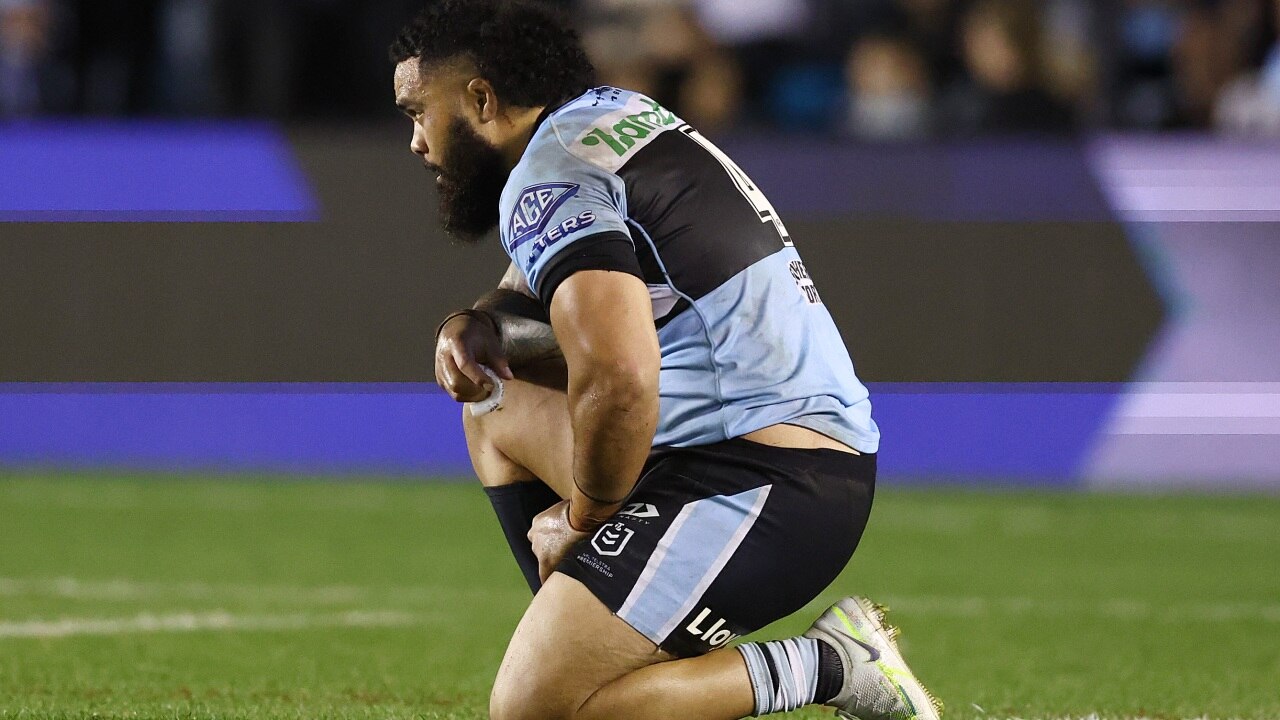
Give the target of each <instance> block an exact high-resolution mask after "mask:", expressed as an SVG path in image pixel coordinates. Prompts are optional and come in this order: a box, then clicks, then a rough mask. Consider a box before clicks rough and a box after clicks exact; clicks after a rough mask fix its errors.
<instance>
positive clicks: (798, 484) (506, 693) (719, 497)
mask: <svg viewBox="0 0 1280 720" xmlns="http://www.w3.org/2000/svg"><path fill="white" fill-rule="evenodd" d="M392 57H393V60H394V61H395V63H396V68H395V77H394V84H395V94H396V102H397V105H398V106H399V107H400V108H401V110H402V111H403V112H404V113H405V114H407V115H408V116H409V117H410V118H411V119H412V120H413V140H412V143H411V149H412V150H413V152H414V153H416V154H417V155H419V156H420V157H421V158H422V160H423V162H424V163H425V164H426V166H427V168H428V169H429V170H431V171H432V172H434V173H436V174H437V176H438V186H439V191H440V197H441V211H442V219H443V223H444V226H445V229H446V230H447V231H448V232H449V233H450V234H452V235H454V236H455V237H459V238H462V239H468V240H472V241H475V240H478V239H480V238H481V237H482V236H483V235H485V234H486V233H487V232H488V231H489V230H491V229H492V228H493V227H494V225H495V224H496V225H497V226H498V228H499V235H500V238H501V242H502V245H503V248H504V249H505V250H506V252H507V254H508V256H509V257H510V259H511V265H510V268H509V269H508V271H507V273H506V275H505V276H504V277H503V279H502V281H501V283H500V284H499V286H498V288H497V289H496V290H494V291H493V292H490V293H489V294H487V295H485V296H484V297H482V298H481V299H480V300H479V301H478V302H477V303H476V305H475V307H474V308H471V309H467V310H464V311H460V312H458V313H454V314H451V315H450V316H448V317H447V318H446V319H445V321H444V322H443V323H442V324H441V326H440V328H439V331H438V333H437V346H436V377H437V379H438V381H439V382H440V384H441V385H442V386H443V387H444V388H445V389H446V390H447V391H448V392H449V393H450V394H451V395H452V396H453V397H454V398H455V399H457V400H459V401H462V402H475V401H480V400H484V399H486V398H487V397H488V396H489V395H490V393H491V392H495V391H496V389H497V387H498V386H499V385H501V391H502V398H501V409H499V410H496V411H492V412H488V413H484V414H477V413H473V412H469V411H467V410H464V413H463V416H464V418H465V421H464V423H465V427H466V434H467V442H468V446H469V449H470V452H471V458H472V462H473V464H474V466H475V470H476V473H477V475H478V476H479V478H480V480H481V482H482V483H483V485H484V486H485V488H486V491H487V492H488V494H489V496H490V499H491V500H492V503H493V505H494V508H495V510H496V512H497V514H498V518H499V521H500V523H501V524H502V526H503V529H504V532H505V533H506V535H507V539H508V541H509V543H510V544H511V546H512V549H513V551H514V552H515V555H516V558H517V561H518V563H519V564H520V565H521V567H522V569H523V571H524V573H525V576H526V578H527V580H528V581H529V584H530V586H531V587H532V588H533V589H534V591H535V595H534V599H533V602H532V603H531V604H530V606H529V608H528V611H527V612H526V613H525V615H524V618H523V619H522V620H521V622H520V624H519V626H518V627H517V629H516V631H515V634H514V636H513V637H512V639H511V643H510V645H509V647H508V648H507V652H506V656H505V657H504V659H503V662H502V666H501V669H500V670H499V671H498V676H497V679H496V681H495V684H494V688H493V693H492V696H491V701H490V713H491V715H492V717H494V718H496V719H498V720H516V719H523V718H529V719H533V718H538V719H540V720H541V719H546V718H561V719H565V720H568V719H571V718H572V719H574V720H586V719H588V718H599V719H600V720H606V719H607V720H625V719H628V718H702V719H704V720H715V719H717V718H722V719H726V720H727V719H730V718H741V717H745V716H748V715H764V714H769V713H775V712H784V711H788V710H792V709H795V708H797V707H801V706H804V705H809V704H815V703H821V704H827V705H831V706H834V707H835V708H836V709H837V711H838V712H839V713H840V714H842V715H844V716H846V717H856V718H860V719H861V720H879V719H881V718H895V719H910V718H937V717H938V714H939V708H938V707H937V706H936V705H935V704H934V702H933V701H932V699H931V698H930V697H929V696H928V694H927V692H926V691H925V690H924V688H923V687H922V686H921V684H920V683H919V682H918V681H917V680H916V679H915V678H914V677H913V675H912V674H911V672H910V670H909V669H908V668H907V666H906V664H905V663H904V662H903V660H902V657H901V655H900V654H899V652H898V649H897V646H896V643H895V642H894V640H893V631H892V629H891V628H889V627H888V626H887V624H886V623H885V621H884V617H883V614H882V613H881V612H880V611H879V610H878V609H877V608H876V607H875V606H873V605H872V604H871V603H870V602H868V601H866V600H865V599H861V598H848V599H846V600H843V601H841V602H840V603H838V604H836V605H835V606H833V607H832V608H831V609H830V610H828V611H827V612H826V613H825V614H824V615H823V616H822V617H820V618H819V619H818V620H817V622H816V623H815V624H814V625H813V627H812V628H811V629H810V631H809V632H807V633H805V635H804V636H802V637H796V638H789V639H785V640H778V641H772V642H759V643H742V644H738V645H736V646H730V643H731V642H732V641H733V640H735V639H736V638H738V637H739V636H740V635H743V634H746V633H749V632H752V631H754V630H757V629H759V628H761V627H763V626H764V625H766V624H768V623H770V622H772V621H774V620H777V619H779V618H782V617H784V616H786V615H789V614H790V613H792V612H794V611H796V610H798V609H800V608H801V607H803V606H804V605H805V604H806V603H808V602H809V601H811V600H812V599H813V598H814V597H816V596H817V595H818V594H819V593H820V592H821V591H822V590H823V589H824V588H826V587H827V585H829V584H830V583H831V581H832V580H834V579H835V577H836V576H837V575H838V574H839V573H840V571H841V570H842V569H843V568H844V567H845V565H846V563H847V562H848V560H849V558H850V557H851V555H852V554H853V551H854V548H855V547H856V546H857V543H858V540H859V538H860V537H861V535H862V532H863V529H864V527H865V526H866V522H867V518H868V515H869V513H870V510H871V501H872V495H873V490H874V485H875V472H876V455H875V453H876V450H877V445H878V441H879V432H878V430H877V428H876V425H875V423H874V422H873V421H872V419H871V406H870V402H869V400H868V397H867V391H866V389H865V388H864V387H863V386H862V384H861V383H860V382H859V381H858V379H857V377H856V376H855V374H854V368H853V364H852V362H851V361H850V359H849V355H848V352H847V351H846V349H845V347H844V344H843V342H842V341H841V339H840V336H839V334H838V332H837V330H836V327H835V325H834V323H833V322H832V319H831V316H830V315H829V314H828V312H827V310H826V308H825V307H824V306H823V305H822V302H821V298H820V297H819V295H818V292H817V290H816V288H815V287H814V285H813V283H812V281H811V280H810V278H809V275H808V273H807V272H806V270H805V267H804V263H803V262H802V261H801V259H800V256H799V254H798V253H797V251H796V249H795V247H794V246H793V244H792V241H791V238H790V236H789V235H788V234H787V231H786V229H785V227H784V226H783V224H782V221H781V220H780V219H779V218H778V215H777V213H776V212H774V209H773V207H772V206H771V205H770V204H769V202H768V200H767V199H766V198H765V196H764V195H763V194H762V193H761V192H760V191H759V189H757V188H756V187H755V185H754V184H752V182H751V180H750V179H749V178H748V177H747V175H746V174H745V173H743V172H742V170H741V169H739V168H738V166H737V165H736V164H734V162H733V161H732V160H731V159H730V158H729V157H728V156H726V155H725V154H724V153H723V152H721V151H720V150H719V149H717V148H716V147H715V146H714V145H713V144H712V143H711V142H710V141H708V140H707V139H706V138H704V137H703V136H702V135H700V134H699V133H698V132H697V131H696V130H695V129H694V128H692V127H690V126H689V125H688V124H687V123H685V122H683V121H682V120H681V119H680V118H679V117H677V116H676V115H675V114H673V113H672V112H671V111H669V110H667V109H666V108H664V107H662V106H661V105H659V104H658V103H656V102H654V101H653V100H650V99H649V98H647V97H644V96H643V95H640V94H637V93H634V92H629V91H626V90H622V89H619V88H612V87H595V86H593V82H592V68H591V65H590V63H589V62H588V60H587V59H586V56H585V54H584V52H583V50H582V47H581V44H580V42H579V40H578V38H577V37H576V35H575V34H574V33H573V32H572V31H571V30H569V29H567V28H566V26H565V25H564V24H563V23H562V22H561V21H560V20H559V19H558V18H557V17H556V16H555V15H554V14H552V13H551V12H550V11H548V10H546V9H545V8H543V7H542V6H540V5H536V4H533V3H531V2H526V1H525V0H510V1H503V0H436V1H434V2H431V3H430V4H429V5H428V6H427V8H426V9H425V10H424V11H423V13H422V14H421V15H420V16H419V17H418V18H417V19H416V20H414V21H413V22H412V23H411V24H410V25H408V26H407V27H406V28H405V29H404V30H403V31H402V33H401V34H400V36H399V37H398V39H397V40H396V42H395V44H394V45H393V47H392ZM513 368H514V370H513ZM486 371H489V372H492V373H493V375H492V376H490V375H489V374H488V373H487V372H486Z"/></svg>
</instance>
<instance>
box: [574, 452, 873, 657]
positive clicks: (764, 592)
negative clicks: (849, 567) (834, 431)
mask: <svg viewBox="0 0 1280 720" xmlns="http://www.w3.org/2000/svg"><path fill="white" fill-rule="evenodd" d="M875 476H876V456H875V455H853V454H851V453H845V452H840V451H838V450H797V449H792V448H777V447H771V446H768V445H761V444H759V443H754V442H751V441H748V440H742V439H733V440H728V441H725V442H721V443H716V444H713V445H704V446H700V447H691V448H654V451H653V453H652V454H650V456H649V460H648V462H646V463H645V467H644V472H643V473H642V474H641V476H640V482H639V483H637V484H636V487H635V490H633V491H632V493H631V496H630V497H628V498H627V504H626V505H624V506H623V508H622V509H621V510H619V511H618V513H617V514H615V515H614V516H613V518H611V519H610V521H609V522H607V523H605V524H604V525H602V526H601V527H600V528H599V529H597V530H596V532H595V534H594V535H592V536H591V537H590V538H588V539H586V540H584V541H582V542H581V543H579V544H578V545H577V546H575V547H574V548H573V549H572V550H571V551H570V552H569V554H568V555H567V556H566V557H565V559H564V561H562V562H561V563H560V565H559V567H558V568H557V570H559V571H560V572H562V573H565V574H566V575H569V576H570V577H573V578H576V579H577V580H578V581H580V582H581V583H582V584H584V585H586V586H587V588H589V589H590V590H591V592H592V593H594V594H595V596H596V597H597V598H599V599H600V600H601V601H602V602H604V604H605V605H607V606H608V607H609V609H610V610H611V611H613V612H614V613H615V614H616V615H617V616H618V617H620V618H622V619H623V620H624V621H626V622H627V624H629V625H631V626H632V627H633V628H635V629H636V630H638V631H639V632H640V633H641V634H643V635H644V636H645V637H647V638H649V639H650V640H652V641H653V642H654V643H656V644H657V645H659V646H660V647H662V649H664V650H666V651H667V652H670V653H672V654H674V655H677V656H680V657H687V656H691V655H701V654H703V653H706V652H708V651H710V650H714V649H715V648H718V647H723V646H724V645H726V644H728V643H729V641H731V640H733V639H734V638H736V637H738V636H739V635H745V634H747V633H750V632H754V631H756V630H759V629H760V628H762V627H764V626H765V625H768V624H769V623H771V622H773V621H775V620H778V619H780V618H783V617H786V616H787V615H790V614H791V613H793V612H795V611H796V610H799V609H800V608H801V607H803V606H804V605H805V604H807V603H808V602H809V601H811V600H813V598H815V597H817V595H818V593H820V592H822V591H823V590H824V589H826V587H827V586H828V585H830V584H831V581H832V580H834V579H835V578H836V576H837V575H838V574H840V571H841V570H843V569H844V567H845V565H846V564H847V563H848V562H849V558H850V557H851V556H852V555H853V550H854V548H856V547H857V545H858V540H859V538H861V537H862V531H863V529H864V528H865V527H866V525H867V517H868V515H869V514H870V512H871V500H872V496H873V494H874V491H875Z"/></svg>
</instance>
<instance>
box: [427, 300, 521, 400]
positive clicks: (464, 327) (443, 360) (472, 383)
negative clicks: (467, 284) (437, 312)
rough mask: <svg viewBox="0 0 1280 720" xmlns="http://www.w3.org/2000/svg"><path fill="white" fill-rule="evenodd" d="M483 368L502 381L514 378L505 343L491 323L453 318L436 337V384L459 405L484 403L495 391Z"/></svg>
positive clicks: (466, 317) (465, 317)
mask: <svg viewBox="0 0 1280 720" xmlns="http://www.w3.org/2000/svg"><path fill="white" fill-rule="evenodd" d="M481 365H484V366H486V367H488V368H489V369H491V370H493V371H494V372H495V373H497V374H498V377H500V378H502V379H503V380H514V379H515V375H513V374H512V373H511V366H510V365H509V364H508V363H507V358H506V356H505V355H504V354H503V352H502V341H501V340H500V339H499V338H498V334H497V333H496V332H494V330H493V328H492V327H491V326H490V325H489V324H488V323H486V322H484V320H482V319H478V318H475V317H472V316H470V315H458V316H456V317H454V318H451V319H450V320H449V321H448V322H447V323H445V324H444V326H443V327H442V328H440V335H439V336H438V337H437V338H436V383H437V384H439V385H440V387H442V388H444V391H445V392H447V393H449V396H450V397H452V398H453V399H454V400H457V401H458V402H476V401H479V400H483V399H485V398H486V397H488V396H489V392H490V391H491V390H492V389H493V380H492V379H490V378H489V376H488V375H486V374H485V372H484V370H483V369H482V368H481V367H480V366H481Z"/></svg>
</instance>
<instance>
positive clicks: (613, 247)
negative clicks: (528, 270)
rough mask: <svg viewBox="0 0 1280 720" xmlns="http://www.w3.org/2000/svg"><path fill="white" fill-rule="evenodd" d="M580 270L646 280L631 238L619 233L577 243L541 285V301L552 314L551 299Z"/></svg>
mask: <svg viewBox="0 0 1280 720" xmlns="http://www.w3.org/2000/svg"><path fill="white" fill-rule="evenodd" d="M580 270H611V271H613V272H622V273H627V274H628V275H634V276H636V277H638V278H640V279H641V280H644V273H643V272H642V271H641V270H640V259H639V258H637V257H636V248H635V245H633V244H632V243H631V238H630V237H629V236H627V235H626V234H625V233H621V232H616V231H608V232H602V233H596V234H595V235H589V236H587V237H584V238H582V239H580V240H575V241H574V243H573V244H572V245H570V246H569V247H567V248H565V249H564V250H562V251H561V252H560V254H559V255H556V256H555V257H553V258H551V260H550V262H549V263H548V264H547V266H546V267H545V268H543V270H542V277H541V278H540V279H539V282H538V284H539V285H540V286H541V288H540V289H539V291H538V297H539V298H540V299H541V300H542V305H543V307H545V308H546V310H547V312H548V313H550V312H551V297H552V296H553V295H555V292H556V289H557V288H559V287H560V283H563V282H564V281H565V280H568V279H569V276H570V275H572V274H574V273H576V272H578V271H580Z"/></svg>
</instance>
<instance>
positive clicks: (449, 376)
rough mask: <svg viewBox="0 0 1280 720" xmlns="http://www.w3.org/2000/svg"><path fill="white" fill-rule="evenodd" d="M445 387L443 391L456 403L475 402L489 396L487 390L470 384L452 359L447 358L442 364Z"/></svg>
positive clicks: (450, 357) (469, 380) (469, 379)
mask: <svg viewBox="0 0 1280 720" xmlns="http://www.w3.org/2000/svg"><path fill="white" fill-rule="evenodd" d="M442 364H443V367H444V376H445V382H446V383H447V386H446V387H445V390H446V391H447V392H448V393H449V395H450V396H451V397H452V398H453V399H454V400H457V401H458V402H476V401H477V400H483V399H485V398H486V397H488V396H489V390H488V389H486V388H484V387H481V386H479V385H476V384H475V383H473V382H471V378H469V377H467V376H466V374H465V373H463V372H462V371H461V370H459V369H458V365H457V363H455V362H454V360H453V357H452V356H449V357H446V358H445V359H444V362H443V363H442Z"/></svg>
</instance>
